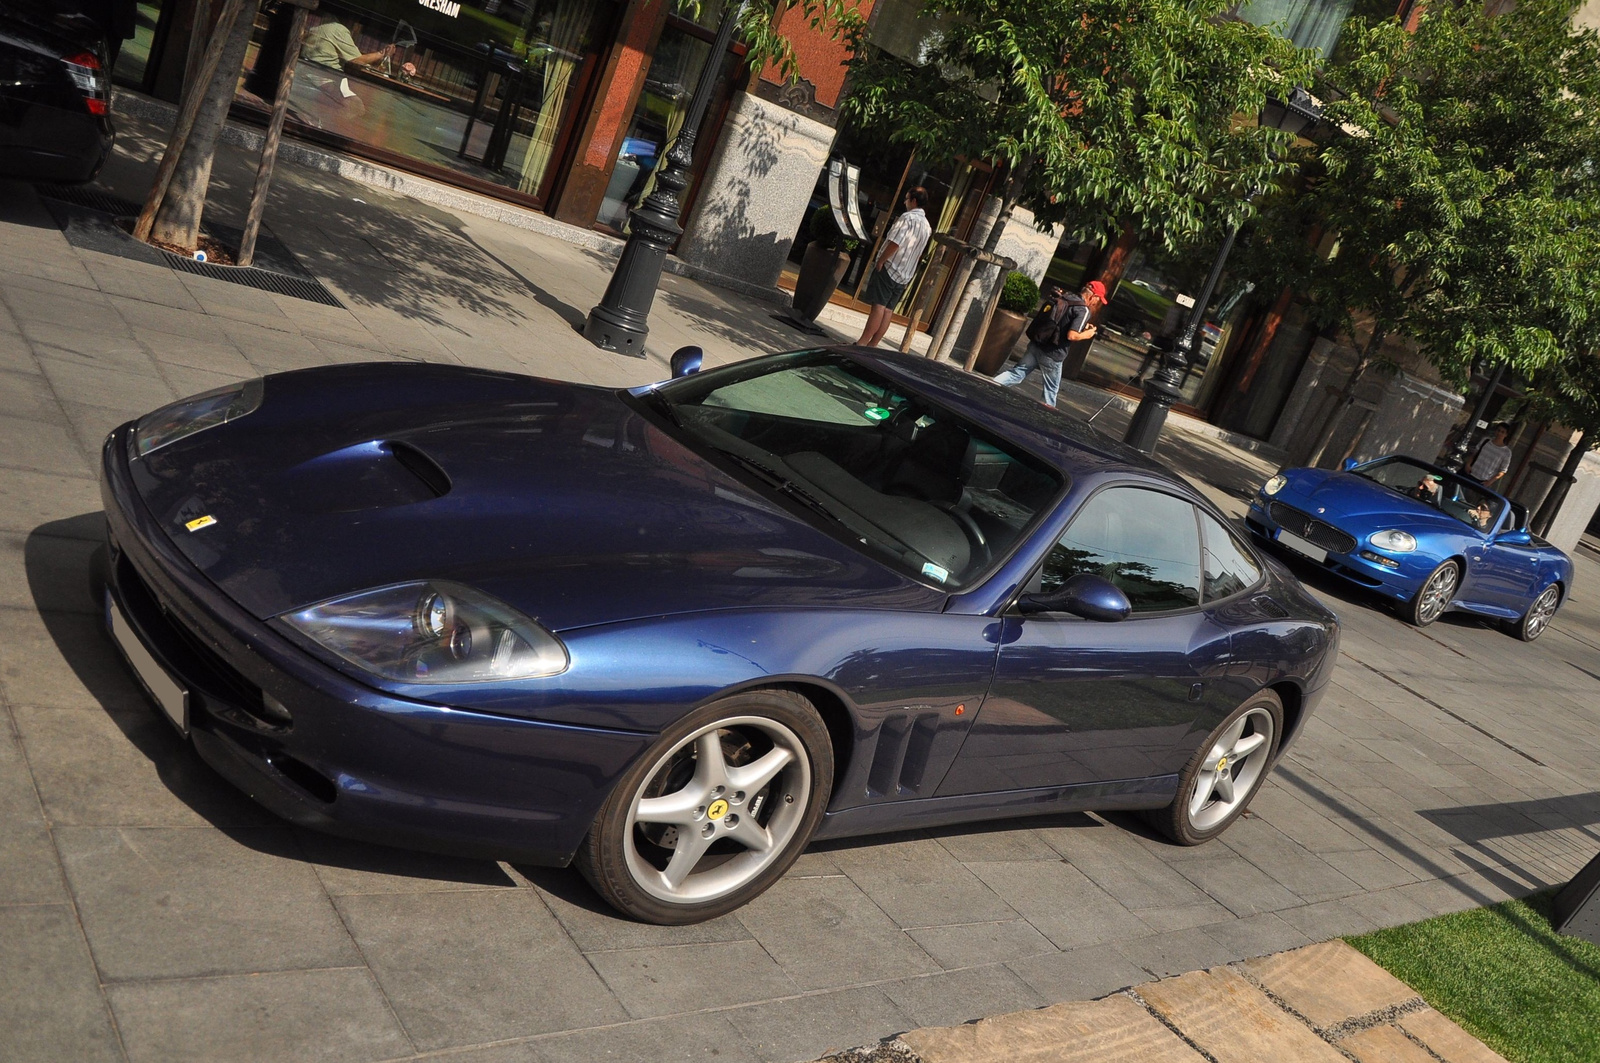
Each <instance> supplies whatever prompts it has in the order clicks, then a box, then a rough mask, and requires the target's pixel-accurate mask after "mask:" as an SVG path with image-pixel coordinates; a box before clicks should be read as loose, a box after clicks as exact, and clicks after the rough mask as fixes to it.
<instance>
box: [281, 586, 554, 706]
mask: <svg viewBox="0 0 1600 1063" xmlns="http://www.w3.org/2000/svg"><path fill="white" fill-rule="evenodd" d="M281 619H282V620H283V622H284V623H286V624H288V625H289V626H290V627H291V628H293V629H294V630H295V631H297V632H298V633H299V634H301V635H302V636H304V637H305V638H307V639H310V640H311V641H312V642H314V643H316V644H317V645H318V646H321V647H322V648H323V649H326V650H328V651H329V652H331V653H334V654H336V655H337V656H339V657H340V658H342V659H343V660H346V661H348V662H350V663H351V664H353V665H355V666H356V667H358V668H361V669H363V670H365V671H368V672H371V673H372V674H373V675H376V676H381V677H383V678H384V679H391V680H394V681H396V682H400V683H429V684H443V683H456V684H460V683H491V682H503V681H506V680H512V679H535V678H539V677H541V676H548V675H555V674H557V673H559V672H563V671H566V668H567V665H568V663H569V658H568V656H567V648H566V647H565V646H563V645H562V644H561V640H560V639H558V638H556V637H555V636H554V635H552V634H551V633H550V632H548V631H546V630H545V629H544V628H543V627H540V626H539V625H538V624H537V623H535V622H534V621H532V620H530V619H528V618H527V617H525V616H523V615H522V614H521V613H519V612H517V611H516V610H515V609H513V608H511V607H510V606H509V605H506V604H505V603H504V602H501V601H498V600H496V599H494V598H491V597H490V596H489V595H487V594H484V593H483V592H481V591H475V590H473V589H472V588H471V587H464V586H462V585H461V584H459V583H446V582H442V581H425V582H417V583H401V584H398V585H396V586H393V587H380V588H378V589H376V590H370V591H362V592H361V593H359V594H351V595H346V596H345V597H342V598H334V599H331V600H329V601H326V602H323V603H321V604H320V605H313V606H309V607H307V608H305V609H301V610H298V611H296V612H293V613H285V614H284V615H283V616H282V617H281Z"/></svg>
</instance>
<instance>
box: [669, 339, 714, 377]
mask: <svg viewBox="0 0 1600 1063" xmlns="http://www.w3.org/2000/svg"><path fill="white" fill-rule="evenodd" d="M705 358H706V354H705V352H704V351H702V350H701V349H700V348H699V347H679V348H678V349H677V350H675V351H673V352H672V379H674V380H677V379H678V378H679V377H684V376H688V375H689V374H691V373H698V372H700V363H701V362H703V361H705Z"/></svg>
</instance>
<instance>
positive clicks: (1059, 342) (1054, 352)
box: [994, 281, 1106, 409]
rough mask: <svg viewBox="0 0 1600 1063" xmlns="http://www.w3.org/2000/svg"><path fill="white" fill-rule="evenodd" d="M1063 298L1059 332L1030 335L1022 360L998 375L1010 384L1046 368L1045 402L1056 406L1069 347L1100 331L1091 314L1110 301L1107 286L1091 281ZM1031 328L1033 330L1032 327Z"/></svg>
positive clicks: (1001, 381) (1004, 384) (1002, 382)
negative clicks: (1044, 336) (1036, 337)
mask: <svg viewBox="0 0 1600 1063" xmlns="http://www.w3.org/2000/svg"><path fill="white" fill-rule="evenodd" d="M1059 298H1060V300H1061V302H1060V304H1059V305H1058V306H1057V307H1056V310H1058V311H1059V312H1060V313H1059V317H1058V318H1057V324H1056V327H1055V335H1054V336H1053V337H1050V338H1047V339H1046V340H1044V341H1043V342H1041V341H1039V340H1034V339H1030V340H1029V341H1028V353H1027V354H1025V355H1023V356H1022V361H1020V362H1018V363H1017V364H1016V365H1014V366H1012V367H1011V368H1010V369H1007V370H1005V371H1004V372H1002V373H1000V374H999V375H998V376H996V377H995V378H994V382H995V383H996V384H999V385H1000V386H1001V387H1007V388H1009V387H1013V386H1015V385H1017V384H1020V383H1022V382H1023V381H1024V380H1026V379H1027V378H1028V374H1029V373H1031V372H1033V371H1034V370H1035V369H1041V370H1043V371H1044V404H1045V405H1046V406H1048V407H1050V408H1051V409H1055V405H1056V394H1057V393H1058V392H1059V391H1060V390H1061V363H1062V362H1064V361H1066V358H1067V348H1068V347H1069V346H1070V345H1071V344H1074V343H1076V342H1078V341H1079V340H1087V339H1093V338H1094V335H1095V333H1096V332H1098V331H1099V327H1098V326H1096V325H1091V324H1089V316H1090V315H1091V314H1093V313H1095V311H1097V310H1099V309H1100V308H1101V307H1102V306H1105V305H1106V286H1105V285H1104V284H1101V283H1100V282H1099V281H1090V282H1089V283H1088V284H1085V285H1084V286H1083V292H1082V294H1081V295H1072V294H1071V293H1066V294H1063V295H1061V296H1060V297H1059ZM1029 331H1030V332H1032V331H1033V330H1032V329H1031V327H1030V330H1029Z"/></svg>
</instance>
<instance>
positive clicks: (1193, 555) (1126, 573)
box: [1041, 487, 1200, 613]
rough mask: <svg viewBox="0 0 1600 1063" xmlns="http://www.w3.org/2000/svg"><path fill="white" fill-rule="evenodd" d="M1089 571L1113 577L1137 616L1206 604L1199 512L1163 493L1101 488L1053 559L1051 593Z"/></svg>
mask: <svg viewBox="0 0 1600 1063" xmlns="http://www.w3.org/2000/svg"><path fill="white" fill-rule="evenodd" d="M1082 573H1087V574H1089V575H1094V576H1100V577H1102V578H1104V579H1108V580H1110V581H1111V582H1112V583H1114V584H1116V585H1117V587H1118V588H1120V589H1121V590H1122V593H1124V594H1126V595H1127V596H1128V601H1129V602H1130V603H1131V604H1132V606H1133V611H1134V612H1135V613H1153V612H1165V611H1167V610H1171V609H1186V608H1188V607H1190V606H1194V605H1198V604H1199V603H1200V537H1199V532H1198V530H1197V528H1196V526H1195V522H1194V507H1193V506H1191V505H1190V504H1189V503H1188V502H1185V501H1183V500H1182V499H1180V498H1175V497H1173V496H1172V495H1165V494H1162V493H1160V492H1159V491H1145V490H1141V489H1139V488H1131V487H1117V488H1112V489H1110V490H1106V491H1101V492H1100V493H1099V494H1097V495H1095V496H1094V497H1093V498H1091V499H1089V501H1088V502H1086V503H1084V506H1083V509H1082V510H1081V511H1079V513H1078V515H1077V516H1076V517H1074V518H1073V519H1072V524H1071V526H1069V527H1068V528H1067V532H1066V534H1065V535H1063V536H1062V537H1061V541H1060V542H1059V543H1057V544H1056V546H1055V548H1054V549H1052V550H1051V551H1050V556H1049V557H1047V558H1046V559H1045V563H1044V571H1043V572H1042V573H1041V576H1042V581H1043V588H1044V590H1045V591H1047V592H1048V591H1053V590H1056V589H1058V588H1060V587H1061V586H1062V584H1064V583H1066V581H1067V580H1068V579H1070V578H1072V577H1073V576H1076V575H1079V574H1082Z"/></svg>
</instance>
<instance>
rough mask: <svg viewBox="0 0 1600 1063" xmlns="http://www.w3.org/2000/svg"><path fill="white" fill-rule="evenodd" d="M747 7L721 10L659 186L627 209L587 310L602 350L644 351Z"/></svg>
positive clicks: (593, 339)
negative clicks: (621, 233)
mask: <svg viewBox="0 0 1600 1063" xmlns="http://www.w3.org/2000/svg"><path fill="white" fill-rule="evenodd" d="M743 9H744V0H739V2H737V3H733V4H730V5H728V9H727V11H726V12H724V13H723V16H722V24H721V25H720V26H718V27H717V39H716V42H715V43H713V44H712V45H711V55H710V56H709V57H708V58H707V59H706V66H705V69H704V70H702V71H701V72H700V82H699V84H698V85H696V86H695V90H694V96H693V97H692V98H691V99H690V101H689V112H688V114H687V115H686V116H685V117H684V120H683V128H682V129H681V130H679V132H678V136H677V139H676V140H674V141H673V142H672V147H671V149H670V150H669V151H668V152H667V154H666V157H665V158H663V159H662V160H661V162H660V163H659V164H658V165H659V167H660V169H659V170H658V172H657V173H656V187H655V190H654V191H652V192H651V193H650V195H648V196H646V197H645V201H644V202H643V203H641V204H639V205H638V206H637V207H635V208H634V209H633V211H632V212H631V213H630V214H629V215H628V217H629V219H630V221H631V224H630V226H629V229H628V242H627V244H626V245H625V246H624V247H623V249H622V257H621V258H619V259H617V266H616V269H615V270H614V271H613V272H612V274H611V283H609V284H607V285H606V294H605V295H604V296H603V297H602V298H601V300H600V305H598V306H596V307H595V308H594V309H593V310H590V311H589V319H588V320H587V321H585V322H584V325H583V334H584V336H585V337H586V338H587V339H588V340H589V342H590V343H592V344H594V345H595V346H596V347H599V348H600V349H601V350H604V351H616V352H617V353H618V354H626V355H630V356H632V357H634V358H643V357H644V338H645V336H647V335H649V332H650V327H649V324H648V322H649V318H650V304H651V303H653V302H654V301H655V297H656V287H657V286H658V285H659V284H660V283H661V266H662V264H663V263H664V262H665V261H666V257H667V252H668V251H670V250H672V246H673V245H674V244H676V243H677V242H678V237H680V236H682V235H683V226H681V225H679V224H678V215H679V214H680V213H682V211H683V203H682V201H681V200H680V199H679V197H680V196H681V195H682V194H683V189H684V187H685V186H686V185H688V183H689V170H690V167H692V166H693V165H694V142H695V137H696V135H697V134H698V132H699V130H700V123H701V121H703V120H704V119H705V116H706V108H707V107H708V106H710V104H711V92H712V89H714V88H715V87H716V83H717V73H718V71H720V70H721V69H722V61H723V58H724V57H725V56H726V55H727V51H728V43H729V41H731V40H732V39H733V31H734V30H735V29H736V28H737V27H738V24H739V12H740V11H742V10H743Z"/></svg>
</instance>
